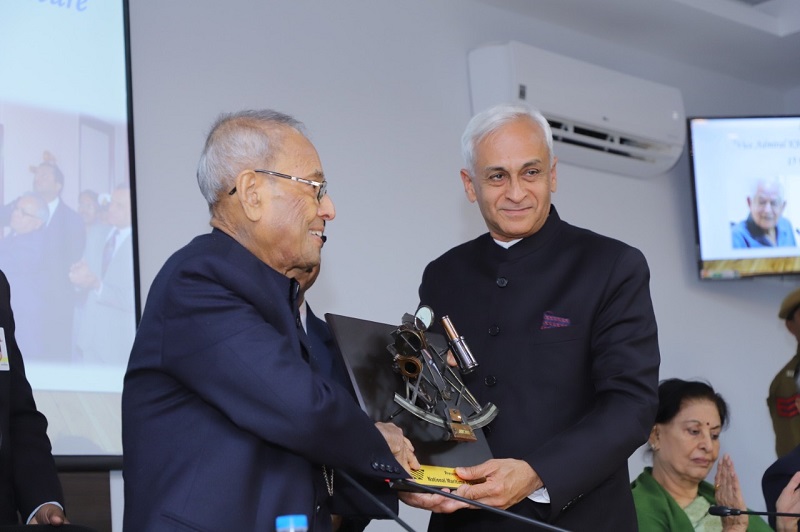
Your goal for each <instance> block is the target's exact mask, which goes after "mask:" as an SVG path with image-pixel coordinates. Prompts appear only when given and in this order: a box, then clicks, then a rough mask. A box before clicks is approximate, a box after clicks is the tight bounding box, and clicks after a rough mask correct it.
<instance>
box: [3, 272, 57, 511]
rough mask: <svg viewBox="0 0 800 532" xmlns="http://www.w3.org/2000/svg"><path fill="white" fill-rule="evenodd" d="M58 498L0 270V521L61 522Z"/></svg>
mask: <svg viewBox="0 0 800 532" xmlns="http://www.w3.org/2000/svg"><path fill="white" fill-rule="evenodd" d="M63 508H64V497H63V495H62V491H61V483H60V482H59V479H58V474H57V473H56V466H55V462H54V461H53V456H52V454H51V447H50V440H49V439H48V437H47V420H46V419H45V417H44V415H42V414H41V413H40V412H39V411H38V410H37V409H36V404H35V402H34V400H33V393H32V392H31V386H30V384H28V380H27V378H26V377H25V366H24V365H23V362H22V354H21V353H20V349H19V346H18V345H17V341H16V339H15V337H14V316H13V313H12V311H11V290H10V288H9V285H8V281H7V280H6V276H5V274H4V273H3V272H1V271H0V525H13V524H18V523H19V518H20V516H21V517H22V519H23V521H24V522H25V523H28V524H50V525H56V526H58V525H62V524H64V523H67V522H68V521H67V519H66V517H65V515H64V509H63Z"/></svg>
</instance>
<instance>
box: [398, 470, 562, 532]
mask: <svg viewBox="0 0 800 532" xmlns="http://www.w3.org/2000/svg"><path fill="white" fill-rule="evenodd" d="M393 483H394V484H396V485H399V486H408V487H411V488H414V490H420V491H425V492H428V493H434V494H436V495H442V496H444V497H447V498H448V499H453V500H456V501H460V502H465V503H467V504H469V505H471V506H477V507H478V508H481V509H483V510H487V511H489V512H493V513H496V514H498V515H502V516H503V517H508V518H509V519H516V520H517V521H521V522H523V523H526V524H528V525H531V526H535V527H537V528H542V529H544V530H551V531H553V532H569V531H568V530H566V529H564V528H559V527H557V526H554V525H550V524H547V523H543V522H541V521H537V520H535V519H530V518H528V517H525V516H522V515H517V514H515V513H514V512H509V511H508V510H501V509H500V508H495V507H494V506H489V505H488V504H484V503H482V502H478V501H473V500H472V499H467V498H465V497H461V496H460V495H456V494H455V493H448V492H446V491H442V490H440V489H437V488H432V487H430V486H426V485H424V484H419V483H418V482H414V481H412V480H400V481H396V482H395V481H393ZM400 489H402V488H400Z"/></svg>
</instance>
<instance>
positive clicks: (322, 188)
mask: <svg viewBox="0 0 800 532" xmlns="http://www.w3.org/2000/svg"><path fill="white" fill-rule="evenodd" d="M253 171H254V172H257V173H259V174H269V175H274V176H275V177H282V178H284V179H291V180H292V181H297V182H298V183H305V184H306V185H311V186H312V187H315V188H316V189H317V201H322V196H324V195H325V193H326V192H327V190H328V182H327V181H313V180H311V179H304V178H302V177H295V176H293V175H288V174H282V173H280V172H273V171H272V170H253ZM234 194H236V187H233V188H232V189H231V191H230V192H228V195H229V196H233V195H234Z"/></svg>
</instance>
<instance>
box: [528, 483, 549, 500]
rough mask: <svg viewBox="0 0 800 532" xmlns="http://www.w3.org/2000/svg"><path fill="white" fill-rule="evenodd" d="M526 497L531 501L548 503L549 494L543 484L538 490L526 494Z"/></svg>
mask: <svg viewBox="0 0 800 532" xmlns="http://www.w3.org/2000/svg"><path fill="white" fill-rule="evenodd" d="M528 498H529V499H530V500H532V501H533V502H541V503H544V504H550V494H549V493H548V492H547V488H545V487H544V486H542V487H541V488H539V489H538V490H536V491H534V492H533V493H531V494H530V495H528Z"/></svg>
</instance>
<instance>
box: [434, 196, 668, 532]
mask: <svg viewBox="0 0 800 532" xmlns="http://www.w3.org/2000/svg"><path fill="white" fill-rule="evenodd" d="M649 279H650V272H649V270H648V267H647V263H646V262H645V259H644V257H643V256H642V254H641V253H640V252H639V251H638V250H636V249H634V248H632V247H630V246H628V245H626V244H623V243H622V242H619V241H616V240H612V239H610V238H606V237H603V236H600V235H597V234H595V233H592V232H591V231H587V230H585V229H580V228H577V227H573V226H571V225H569V224H567V223H566V222H563V221H561V219H560V218H559V216H558V213H557V212H556V210H555V207H552V208H551V211H550V214H549V216H548V219H547V221H546V222H545V224H544V226H543V227H542V228H541V229H540V230H539V231H538V232H537V233H535V234H534V235H532V236H529V237H527V238H524V239H522V240H521V241H520V242H517V243H516V244H514V245H513V246H511V248H510V249H505V248H503V247H501V246H499V245H498V244H497V243H495V242H494V241H493V240H492V238H491V237H490V236H489V235H488V234H485V235H483V236H480V237H478V238H476V239H475V240H472V241H470V242H467V243H465V244H462V245H460V246H457V247H456V248H453V249H451V250H450V251H448V252H447V253H445V254H444V255H442V256H441V257H439V258H438V259H436V260H435V261H433V262H432V263H430V264H429V265H428V267H427V268H426V270H425V273H424V274H423V278H422V284H421V286H420V289H419V296H420V302H421V303H423V304H426V305H430V306H431V308H432V309H433V311H434V313H436V315H437V316H440V317H441V316H444V315H449V317H450V318H451V320H452V322H453V325H454V326H455V327H456V328H457V330H458V332H459V334H462V335H464V337H465V339H466V340H467V342H468V343H469V345H470V348H471V350H472V352H473V353H474V354H475V356H476V358H477V360H478V362H479V364H480V365H479V367H478V368H477V369H476V370H475V371H473V372H472V373H470V374H468V375H466V376H465V377H464V382H465V384H466V385H467V387H468V388H469V390H470V391H471V392H472V393H473V394H474V395H475V396H476V397H477V399H478V400H479V402H480V403H481V404H486V403H487V402H491V403H494V404H495V405H497V406H498V407H499V409H500V413H499V414H498V416H497V418H496V419H495V420H494V421H493V422H492V423H491V424H490V425H489V426H488V427H487V428H486V429H484V433H485V434H486V440H487V441H488V443H489V447H490V448H491V450H492V454H493V455H494V457H495V458H516V459H520V460H525V461H526V462H528V463H529V464H530V465H531V467H533V469H534V470H535V471H536V472H537V473H538V474H539V476H540V477H541V478H542V480H543V481H544V484H545V486H546V487H547V490H548V492H549V495H550V504H549V505H537V504H536V503H533V502H532V501H530V500H527V499H526V500H524V501H522V502H521V503H519V504H517V505H515V506H513V507H512V508H510V510H512V511H516V512H519V513H525V514H527V515H528V516H529V517H533V518H538V519H545V520H547V521H550V522H552V523H553V524H555V525H558V526H561V527H563V528H566V529H568V530H576V531H579V530H592V531H608V532H612V531H613V532H624V531H627V530H636V514H635V510H634V506H633V499H632V496H631V490H630V482H629V476H628V467H627V459H628V457H629V456H630V455H631V454H632V453H633V452H634V451H635V450H636V449H637V448H638V447H639V446H640V445H641V444H643V443H644V442H645V441H646V439H647V436H648V434H649V433H650V429H651V428H652V426H653V422H654V418H655V410H656V405H657V402H658V396H657V387H658V366H659V360H660V359H659V350H658V339H657V332H656V321H655V317H654V313H653V307H652V303H651V301H650V291H649ZM434 330H436V331H437V332H441V328H440V327H438V328H436V329H434ZM431 529H433V530H442V531H444V530H463V531H477V530H483V531H492V530H503V531H512V530H514V531H515V530H528V529H529V527H528V526H527V525H524V524H522V523H519V522H516V521H510V520H508V519H506V520H503V518H499V517H497V516H495V514H491V513H488V512H475V511H473V510H461V511H458V512H456V513H455V514H453V515H442V514H434V515H433V516H432V520H431Z"/></svg>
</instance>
